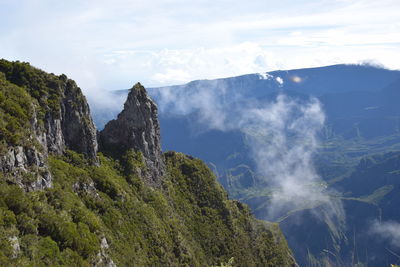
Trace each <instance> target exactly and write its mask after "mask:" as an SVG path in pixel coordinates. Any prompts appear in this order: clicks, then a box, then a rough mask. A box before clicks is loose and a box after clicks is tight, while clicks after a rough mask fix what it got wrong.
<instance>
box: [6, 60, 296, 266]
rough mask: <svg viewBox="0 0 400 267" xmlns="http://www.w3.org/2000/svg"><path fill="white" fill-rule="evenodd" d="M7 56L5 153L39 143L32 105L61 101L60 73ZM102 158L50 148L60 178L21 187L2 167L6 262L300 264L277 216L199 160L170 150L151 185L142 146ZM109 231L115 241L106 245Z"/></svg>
mask: <svg viewBox="0 0 400 267" xmlns="http://www.w3.org/2000/svg"><path fill="white" fill-rule="evenodd" d="M0 63H1V64H0V65H1V66H0V67H1V68H0V109H1V110H0V111H1V113H0V114H1V117H0V142H1V147H0V148H1V149H0V156H1V155H3V153H5V152H6V151H7V148H8V147H9V146H13V145H22V146H32V145H34V144H33V143H30V142H29V143H24V142H25V141H24V140H29V139H27V138H28V137H29V136H30V130H29V129H30V127H29V126H30V124H29V123H30V121H31V120H32V112H31V111H32V110H31V109H32V108H36V109H37V112H39V113H40V111H41V110H40V109H49V108H50V109H52V108H54V109H56V108H58V106H57V101H54V102H52V100H53V99H55V100H56V99H57V98H58V95H56V94H53V93H52V92H53V90H52V89H51V86H52V84H53V83H52V81H53V79H56V78H55V77H58V76H55V75H52V74H46V73H44V72H42V71H40V70H37V69H35V68H32V67H30V66H29V64H27V63H10V62H7V61H4V60H2V61H1V62H0ZM14 69H16V71H14ZM10 70H11V71H10ZM2 72H4V73H5V74H2ZM13 73H14V74H15V73H16V74H15V75H14V74H13ZM59 78H60V79H66V77H64V76H63V75H61V76H59ZM49 79H50V80H49ZM49 86H50V87H49ZM34 88H38V89H37V90H39V92H38V91H37V90H34ZM42 95H45V96H46V97H44V98H43V97H41V96H42ZM49 101H50V102H49ZM38 117H39V119H40V114H39V116H38ZM99 157H100V166H93V165H91V164H89V163H88V162H87V161H86V159H85V158H84V156H82V155H80V154H77V153H75V152H73V151H68V152H67V153H66V154H65V155H64V156H62V157H54V156H50V157H49V165H50V170H51V172H52V176H53V179H54V181H53V182H54V183H53V184H54V186H53V188H50V189H46V190H43V191H36V192H24V191H23V190H21V189H20V188H19V187H18V186H17V185H14V184H12V183H10V182H9V180H8V179H7V177H6V175H5V174H3V173H0V265H1V266H32V265H33V266H45V265H51V266H89V265H92V264H95V263H96V262H98V261H99V256H98V253H99V252H101V253H102V254H106V255H108V256H109V257H111V258H112V259H113V260H114V262H115V263H116V264H117V265H119V266H210V265H213V264H218V263H221V262H227V261H228V260H229V259H230V258H231V257H234V266H289V265H292V264H293V260H292V258H291V257H290V250H289V249H288V247H287V244H286V240H285V239H284V237H283V236H282V234H281V233H280V230H279V228H278V227H277V225H275V224H268V223H266V222H261V221H258V220H255V219H254V218H253V217H252V215H251V214H250V211H249V209H248V207H247V206H245V205H243V204H241V203H239V202H236V201H232V200H228V198H227V195H226V193H225V191H224V190H223V189H222V187H221V186H220V185H219V184H218V183H217V182H216V181H215V177H214V175H213V174H212V172H211V171H210V170H209V169H208V168H207V167H206V166H205V164H203V163H202V162H201V161H200V160H198V159H193V158H190V157H187V156H185V155H183V154H180V153H175V152H169V153H166V154H165V160H166V164H167V175H166V177H165V179H164V183H163V186H162V188H159V189H154V188H151V187H149V186H146V185H145V184H143V182H142V180H141V178H140V175H141V173H142V172H144V171H146V168H145V166H144V163H143V160H142V157H141V154H140V153H137V152H135V151H127V152H126V154H125V156H124V157H122V159H121V160H119V161H118V160H114V159H112V158H108V157H105V156H103V155H101V154H100V155H99ZM15 238H17V240H18V244H19V247H20V250H19V251H18V250H16V249H13V246H12V245H13V244H14V245H15V244H16V243H15ZM103 238H106V240H107V241H108V244H109V248H101V246H100V244H101V240H102V239H103ZM13 240H14V241H13Z"/></svg>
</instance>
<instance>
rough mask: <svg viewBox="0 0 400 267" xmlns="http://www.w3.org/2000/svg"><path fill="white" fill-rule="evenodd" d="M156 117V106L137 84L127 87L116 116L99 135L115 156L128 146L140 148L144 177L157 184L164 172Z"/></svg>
mask: <svg viewBox="0 0 400 267" xmlns="http://www.w3.org/2000/svg"><path fill="white" fill-rule="evenodd" d="M157 116H158V115H157V106H156V105H155V104H154V102H153V101H152V100H151V99H150V98H149V97H148V96H147V93H146V90H145V89H144V87H143V86H142V85H141V84H139V83H138V84H136V85H135V86H134V87H133V88H132V89H131V90H130V92H129V94H128V98H127V100H126V102H125V105H124V110H123V111H122V112H121V113H120V114H119V115H118V118H117V119H116V120H112V121H110V122H108V123H107V124H106V126H105V127H104V129H103V130H102V131H101V132H100V134H99V140H100V144H101V150H102V151H105V153H108V154H110V155H115V156H118V155H123V154H124V153H125V152H126V151H127V150H129V149H133V150H135V151H141V152H142V154H143V157H144V159H145V161H146V165H147V167H148V170H149V171H148V172H147V179H146V180H147V181H148V183H149V184H154V185H160V183H161V178H162V177H163V176H164V172H165V170H164V169H165V166H164V162H163V159H162V153H161V141H160V126H159V123H158V117H157Z"/></svg>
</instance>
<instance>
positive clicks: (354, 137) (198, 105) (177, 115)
mask: <svg viewBox="0 0 400 267" xmlns="http://www.w3.org/2000/svg"><path fill="white" fill-rule="evenodd" d="M399 79H400V72H399V71H393V70H386V69H383V68H379V67H375V66H368V65H334V66H327V67H320V68H311V69H297V70H284V71H273V72H268V73H257V74H249V75H242V76H238V77H230V78H224V79H217V80H198V81H192V82H189V83H187V84H183V85H176V86H169V87H162V88H152V89H149V93H150V95H152V97H153V98H154V99H155V101H156V102H157V103H159V107H160V124H161V129H162V130H161V134H162V138H163V146H164V148H165V149H167V150H168V149H173V150H179V151H183V152H185V153H188V154H190V155H193V156H196V157H199V158H201V159H202V160H204V161H205V162H207V163H208V164H209V166H210V167H211V168H212V169H213V171H214V172H215V173H216V174H217V175H218V178H219V181H220V182H221V184H222V185H223V186H224V187H225V189H226V190H227V191H228V192H229V195H230V197H231V198H232V199H238V200H240V201H243V202H245V203H247V204H248V205H249V206H250V207H251V209H252V211H253V212H254V214H255V215H256V217H257V218H259V219H265V220H274V221H279V222H280V225H281V227H282V230H283V232H284V234H285V235H286V237H287V239H288V242H289V245H290V247H291V248H292V250H293V251H294V254H295V256H296V259H297V260H298V262H299V264H300V265H301V266H327V265H329V264H330V265H332V266H351V265H355V264H359V265H364V266H367V265H368V266H383V265H384V264H387V263H389V262H392V263H396V262H398V259H396V257H393V254H391V253H390V252H388V250H387V249H389V250H392V249H393V247H392V244H391V243H390V242H389V241H386V243H384V242H383V243H379V244H380V245H379V246H374V245H372V243H373V242H374V240H376V239H377V238H378V237H376V236H374V235H370V234H367V232H368V231H369V230H368V226H369V225H370V224H371V221H374V220H378V221H379V220H380V219H381V217H379V214H380V213H381V211H382V210H385V214H387V215H386V216H385V220H395V221H397V220H398V218H397V216H395V215H394V214H395V213H396V210H395V209H394V206H395V205H396V204H393V203H397V204H398V202H397V200H396V198H394V197H391V198H390V199H392V200H391V201H392V202H391V203H392V204H391V205H393V206H390V207H391V209H392V210H391V211H389V210H388V208H384V206H383V205H384V204H383V203H384V202H380V201H378V202H373V203H371V202H368V201H366V199H375V197H376V196H380V195H381V194H384V195H385V196H387V197H389V196H393V195H392V194H395V193H393V192H396V191H391V192H392V193H391V194H386V193H387V192H388V191H387V189H388V188H389V187H390V188H391V186H394V188H396V185H395V184H393V183H394V179H396V178H393V177H396V176H393V175H394V174H392V176H391V177H392V178H391V179H388V178H387V177H388V174H387V172H391V171H394V172H395V167H388V168H387V169H385V168H383V167H382V168H378V169H377V170H375V169H374V168H371V169H368V171H365V172H364V173H363V174H361V173H360V172H359V168H360V164H362V162H365V158H375V157H378V158H379V157H380V156H379V155H382V154H384V155H385V154H387V153H390V152H391V151H400V131H399V129H400V127H399V126H400V124H399V122H400V111H399V105H398V99H399V92H400V87H399ZM116 94H118V95H121V94H122V95H123V94H127V91H118V92H116ZM278 95H285V96H286V97H287V98H289V99H292V100H295V102H296V103H309V102H310V101H309V100H310V98H317V99H318V101H319V103H320V105H321V108H322V110H323V112H324V114H325V123H324V126H323V128H322V130H321V131H320V132H319V134H318V138H317V139H318V140H319V146H318V149H317V150H316V151H315V152H316V153H315V155H314V157H313V166H314V168H315V169H316V172H317V173H318V175H319V176H320V177H321V178H322V179H323V181H322V182H321V183H320V184H318V185H317V188H318V190H321V192H323V193H324V194H325V195H326V196H328V197H329V198H330V199H331V201H333V202H339V203H341V204H342V206H343V208H342V210H343V212H340V213H338V218H336V221H332V220H331V218H330V217H329V216H328V215H329V210H327V209H326V207H323V206H320V205H310V206H309V207H307V206H306V207H303V208H302V209H293V210H285V209H281V213H280V214H279V216H275V217H273V218H271V217H270V216H269V213H268V211H269V210H270V207H271V204H270V203H271V192H273V188H272V189H271V187H270V186H269V184H268V183H265V181H266V180H268V179H269V177H268V175H264V174H262V173H260V172H259V166H258V165H257V158H256V157H254V156H252V152H254V147H251V146H249V139H248V137H249V136H248V135H247V134H246V131H251V130H253V129H254V127H253V129H252V128H251V127H249V125H239V123H237V124H236V125H235V122H240V120H241V119H243V118H245V117H241V118H240V117H238V116H237V115H238V112H236V111H237V110H240V109H241V108H243V112H242V114H246V113H247V114H248V112H247V111H249V110H252V108H259V107H261V109H260V108H259V110H262V108H265V107H266V106H267V107H268V105H270V104H271V103H274V102H276V99H277V96H278ZM206 100H207V101H206ZM207 104H208V105H207ZM246 105H247V106H246ZM248 106H250V108H249V107H248ZM303 107H306V106H305V105H304V106H303ZM246 108H247V110H246ZM280 112H281V113H280V114H282V115H283V114H284V113H283V112H282V110H280ZM96 114H97V111H96V110H95V121H96V122H97V123H98V124H99V125H100V127H101V120H98V119H97V115H96ZM109 114H110V115H111V116H112V114H111V113H109ZM269 115H270V114H265V117H264V118H267V117H268V116H269ZM103 118H104V117H103ZM251 126H254V125H251ZM177 129H179V131H177ZM269 131H272V132H273V131H274V129H269ZM252 134H253V135H255V134H257V133H254V132H253V133H252ZM265 141H266V142H268V140H265ZM289 143H290V142H289ZM262 148H264V147H262ZM377 155H378V156H377ZM360 162H361V163H360ZM373 162H375V160H373ZM281 163H282V164H284V162H281ZM372 171H374V172H373V174H374V175H373V177H374V178H372V176H371V178H370V179H371V180H368V181H365V183H363V182H362V179H363V177H369V176H370V175H371V174H370V172H372ZM352 173H357V174H354V175H352ZM356 177H358V178H356ZM372 185H373V186H372ZM364 187H365V188H364ZM367 188H368V190H366V189H367ZM380 188H381V189H380ZM330 190H332V191H330ZM359 190H361V191H363V195H359V194H358V193H357V194H356V192H358V191H359ZM375 190H378V191H376V192H375ZM333 192H334V193H333ZM382 201H388V202H389V200H385V198H383V199H382ZM315 214H317V215H318V216H315ZM299 222H301V223H299ZM361 229H362V230H361ZM361 240H362V241H361ZM360 243H362V244H366V246H361V247H362V248H360V249H361V250H362V251H363V252H360V251H361V250H357V247H358V245H359V244H360ZM354 244H356V245H357V244H358V245H357V246H356V245H354ZM355 251H358V252H357V253H358V256H357V255H356V254H357V253H356V252H355ZM365 251H367V252H365ZM395 251H396V250H395ZM378 258H380V259H381V261H379V260H378Z"/></svg>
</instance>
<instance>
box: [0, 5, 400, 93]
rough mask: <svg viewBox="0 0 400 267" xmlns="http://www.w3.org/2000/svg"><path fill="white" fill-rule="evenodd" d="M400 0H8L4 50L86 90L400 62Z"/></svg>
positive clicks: (2, 11)
mask: <svg viewBox="0 0 400 267" xmlns="http://www.w3.org/2000/svg"><path fill="white" fill-rule="evenodd" d="M399 17H400V2H399V1H394V0H382V1H368V0H356V1H354V0H352V1H305V0H301V1H289V0H284V1H275V2H268V4H266V3H265V1H251V2H244V1H226V0H223V1H217V2H215V1H210V0H199V1H194V2H193V1H192V2H187V1H182V0H168V1H162V0H158V1H151V2H144V1H128V0H116V1H112V2H110V1H105V0H100V1H93V0H85V1H76V0H73V1H64V2H57V3H54V1H50V0H23V1H0V51H2V55H1V56H2V57H5V58H7V59H13V60H17V59H18V60H24V61H30V62H31V63H32V64H33V65H36V66H38V67H40V68H43V69H45V70H47V71H50V72H55V73H66V74H68V75H69V76H71V77H72V78H74V79H76V80H77V82H78V84H80V85H81V86H82V87H83V89H84V90H85V92H86V93H87V94H89V95H96V94H97V93H98V90H104V89H120V88H127V87H130V86H131V85H132V84H133V83H134V82H136V81H142V82H143V83H144V84H145V85H147V86H157V85H167V84H172V83H181V82H187V81H190V80H194V79H204V78H209V79H211V78H217V77H226V76H234V75H239V74H246V73H252V72H266V71H271V70H274V69H290V68H302V67H315V66H321V65H328V64H336V63H357V62H359V61H361V60H366V59H368V60H376V61H378V62H380V63H381V64H383V65H384V66H386V67H389V68H397V69H399V68H400V60H399V54H398V51H399V48H400V47H399V46H400V21H399Z"/></svg>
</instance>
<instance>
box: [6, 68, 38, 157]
mask: <svg viewBox="0 0 400 267" xmlns="http://www.w3.org/2000/svg"><path fill="white" fill-rule="evenodd" d="M33 106H34V101H33V100H32V98H31V97H30V96H29V94H28V93H27V92H26V91H25V90H24V89H22V88H20V87H18V86H15V85H14V84H12V83H10V82H8V81H7V80H6V79H5V76H4V74H3V73H1V72H0V140H2V143H3V144H2V146H6V145H7V144H10V145H27V144H28V143H29V139H30V138H29V135H30V128H31V126H30V120H31V116H32V112H33ZM3 151H4V149H3Z"/></svg>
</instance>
